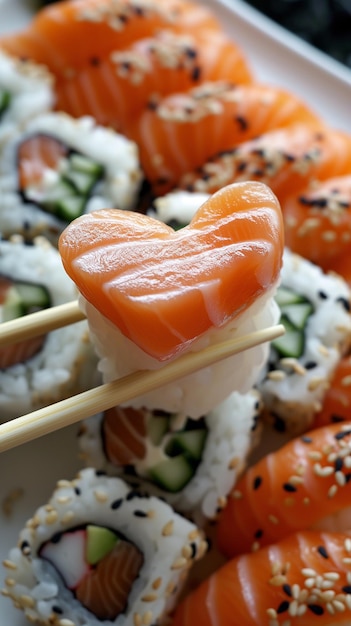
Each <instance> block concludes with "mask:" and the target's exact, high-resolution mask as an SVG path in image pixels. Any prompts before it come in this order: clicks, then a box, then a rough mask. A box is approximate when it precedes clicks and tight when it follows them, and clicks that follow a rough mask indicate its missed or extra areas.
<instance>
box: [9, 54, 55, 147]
mask: <svg viewBox="0 0 351 626" xmlns="http://www.w3.org/2000/svg"><path fill="white" fill-rule="evenodd" d="M54 102H55V97H54V88H53V77H52V75H51V74H50V73H49V71H48V70H47V69H46V68H45V67H44V66H42V65H38V64H35V63H32V62H31V61H28V60H27V61H25V60H22V59H17V58H15V57H12V56H10V55H8V54H6V53H5V52H4V51H2V50H0V151H1V149H2V146H3V143H4V141H6V140H7V139H8V137H9V136H10V135H11V133H12V132H13V131H16V130H17V129H18V128H21V127H22V126H23V124H24V123H25V122H27V121H28V120H29V119H31V118H32V117H36V116H38V115H42V114H43V113H45V112H47V111H50V109H52V107H53V106H54Z"/></svg>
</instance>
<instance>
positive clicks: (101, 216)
mask: <svg viewBox="0 0 351 626" xmlns="http://www.w3.org/2000/svg"><path fill="white" fill-rule="evenodd" d="M59 249H60V253H61V256H62V260H63V264H64V267H65V269H66V271H67V273H68V275H69V276H71V278H72V279H73V280H74V281H75V283H76V284H77V286H78V289H79V291H80V294H81V299H80V301H81V306H82V308H83V309H84V311H85V313H86V316H87V318H88V320H89V327H90V331H91V336H92V338H93V341H94V345H95V347H96V350H97V353H98V355H99V357H100V362H99V369H100V371H101V372H102V374H103V379H104V380H105V381H106V382H108V381H111V380H116V379H118V378H120V377H122V376H124V375H126V374H128V373H130V372H133V371H135V370H140V369H146V370H157V369H160V368H161V367H162V366H163V365H165V364H166V363H167V362H170V361H172V360H175V359H176V358H178V357H179V356H180V355H181V354H185V353H188V354H189V353H191V352H198V351H201V350H203V349H204V348H206V347H207V346H210V345H213V344H216V343H220V342H221V341H227V340H228V339H234V338H235V337H240V336H242V335H245V334H248V333H250V332H253V331H255V330H259V329H262V328H265V327H267V326H270V325H272V324H274V323H275V322H276V321H277V318H278V309H277V305H276V303H275V302H274V298H273V295H274V293H275V290H276V287H277V282H278V279H279V273H280V267H281V260H282V253H283V228H282V217H281V211H280V207H279V204H278V201H277V199H276V197H275V196H274V194H273V193H272V192H271V191H270V190H269V189H268V187H266V186H265V185H262V184H261V183H251V182H248V183H243V184H237V185H230V186H228V187H225V188H223V189H222V190H221V191H219V192H217V194H214V195H213V196H211V197H210V198H209V199H208V200H207V201H206V202H205V203H204V204H202V206H201V207H200V208H199V209H198V211H197V212H196V214H195V216H194V217H193V219H192V221H191V223H190V224H189V225H188V226H185V227H184V228H182V229H179V230H177V231H174V230H173V229H172V228H171V227H169V226H167V225H165V224H163V223H161V222H160V221H158V220H155V219H153V218H151V217H149V216H147V215H141V214H137V213H131V212H128V211H116V210H115V211H107V210H105V211H96V212H93V213H90V214H89V215H85V216H82V217H81V218H78V219H77V220H75V221H74V222H73V223H71V224H70V225H69V226H68V227H67V228H66V230H65V231H64V233H63V234H62V235H61V238H60V242H59ZM267 352H268V347H267V346H266V345H263V346H262V345H260V346H257V347H256V348H254V349H250V350H247V351H246V352H245V353H244V354H243V355H239V356H238V355H234V356H233V357H231V358H230V359H227V360H225V362H220V363H216V365H214V366H212V367H208V368H203V369H201V370H200V371H199V372H196V373H195V374H192V375H189V376H187V377H184V378H183V379H181V380H179V381H177V383H175V384H169V385H164V386H163V387H161V388H159V389H157V390H156V391H155V392H149V393H147V394H145V395H144V396H139V397H138V398H135V399H134V400H133V407H134V408H140V407H146V408H149V409H161V410H164V411H168V412H170V413H178V412H179V413H183V414H185V415H187V416H188V417H191V418H193V419H198V418H199V417H201V416H202V415H204V414H206V413H208V412H209V411H211V410H212V409H213V408H214V407H215V406H216V405H218V404H219V403H220V402H222V401H223V400H224V399H225V398H226V397H228V396H229V395H230V393H231V392H232V391H239V392H240V393H246V392H247V391H249V390H250V389H251V388H252V386H253V384H254V382H255V381H256V380H257V378H258V375H259V372H260V370H261V368H262V366H263V364H264V363H265V360H266V358H267ZM122 355H123V356H122ZM204 389H206V393H204V391H203V390H204Z"/></svg>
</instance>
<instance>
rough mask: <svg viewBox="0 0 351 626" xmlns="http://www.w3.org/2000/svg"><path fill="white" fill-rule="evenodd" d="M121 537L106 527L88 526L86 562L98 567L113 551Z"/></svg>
mask: <svg viewBox="0 0 351 626" xmlns="http://www.w3.org/2000/svg"><path fill="white" fill-rule="evenodd" d="M118 541H120V539H119V537H118V536H117V535H116V533H114V532H113V531H112V530H110V529H109V528H105V527H104V526H94V525H93V524H88V526H87V541H86V560H87V563H89V565H96V564H97V563H98V562H99V561H101V560H102V559H103V558H104V556H107V554H109V553H110V552H111V550H113V548H114V547H115V545H116V543H117V542H118Z"/></svg>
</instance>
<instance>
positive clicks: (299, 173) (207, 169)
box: [179, 124, 351, 213]
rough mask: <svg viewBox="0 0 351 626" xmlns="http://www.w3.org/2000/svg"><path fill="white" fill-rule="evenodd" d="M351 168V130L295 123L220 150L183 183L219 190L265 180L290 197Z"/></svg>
mask: <svg viewBox="0 0 351 626" xmlns="http://www.w3.org/2000/svg"><path fill="white" fill-rule="evenodd" d="M350 170H351V135H349V134H347V133H344V132H341V131H338V130H334V129H333V128H330V127H328V126H323V127H320V128H318V129H317V128H316V127H314V126H313V125H307V124H292V125H290V126H287V127H286V128H282V129H278V130H273V131H270V132H266V133H263V134H262V135H261V136H260V137H258V138H256V139H253V140H251V141H247V142H244V143H242V144H240V145H237V146H234V147H233V148H232V150H226V151H224V152H222V153H221V154H217V155H214V156H213V157H212V158H211V159H210V160H209V161H208V162H207V163H205V164H204V165H203V166H202V167H201V168H199V169H198V170H197V171H194V172H192V173H190V174H187V175H185V176H184V177H183V178H182V179H181V181H180V185H179V187H180V188H182V189H187V190H188V191H198V192H203V193H214V192H215V191H216V190H217V189H220V188H221V187H222V186H223V185H227V184H230V183H232V182H235V181H240V180H260V181H261V182H263V183H265V184H267V185H269V187H270V188H271V189H272V190H273V191H274V193H275V194H276V195H277V196H278V199H279V201H280V203H281V206H282V210H283V213H285V202H286V201H287V198H289V197H290V196H292V195H295V196H296V195H297V194H300V193H302V190H303V189H306V188H307V187H308V186H310V187H311V189H312V188H313V187H312V185H315V184H318V181H323V180H325V179H328V178H332V177H334V176H343V175H346V174H348V173H349V172H350Z"/></svg>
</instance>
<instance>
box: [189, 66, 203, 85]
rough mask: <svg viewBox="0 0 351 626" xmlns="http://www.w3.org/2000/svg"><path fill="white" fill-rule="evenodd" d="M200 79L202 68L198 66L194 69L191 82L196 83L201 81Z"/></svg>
mask: <svg viewBox="0 0 351 626" xmlns="http://www.w3.org/2000/svg"><path fill="white" fill-rule="evenodd" d="M200 77H201V67H199V66H198V65H197V66H196V67H194V69H193V71H192V72H191V80H192V81H194V82H195V83H196V82H198V81H199V80H200Z"/></svg>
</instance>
